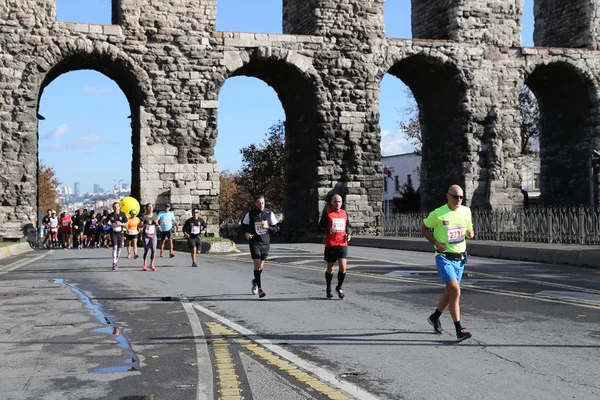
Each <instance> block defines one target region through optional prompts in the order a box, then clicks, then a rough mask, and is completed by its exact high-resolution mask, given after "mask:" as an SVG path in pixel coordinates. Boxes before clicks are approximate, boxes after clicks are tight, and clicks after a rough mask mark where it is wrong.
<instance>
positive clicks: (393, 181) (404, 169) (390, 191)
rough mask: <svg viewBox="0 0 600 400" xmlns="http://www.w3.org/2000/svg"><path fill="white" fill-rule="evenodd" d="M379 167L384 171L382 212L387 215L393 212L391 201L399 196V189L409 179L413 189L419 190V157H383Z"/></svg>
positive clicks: (414, 155)
mask: <svg viewBox="0 0 600 400" xmlns="http://www.w3.org/2000/svg"><path fill="white" fill-rule="evenodd" d="M381 165H382V166H383V170H384V178H383V212H384V214H385V215H389V214H391V213H392V212H393V203H392V199H393V198H394V197H399V196H400V189H401V188H402V186H403V185H404V184H405V183H407V182H408V180H409V179H410V180H411V181H412V185H413V188H415V190H417V189H419V184H420V175H419V172H418V171H419V168H420V166H421V156H418V155H416V154H414V153H406V154H396V155H393V156H385V157H382V158H381ZM386 171H387V175H386Z"/></svg>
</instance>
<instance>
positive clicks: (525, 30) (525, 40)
mask: <svg viewBox="0 0 600 400" xmlns="http://www.w3.org/2000/svg"><path fill="white" fill-rule="evenodd" d="M523 3H524V4H523V14H522V15H521V45H522V46H523V47H533V46H534V43H533V30H534V25H535V22H534V17H533V3H534V0H524V1H523Z"/></svg>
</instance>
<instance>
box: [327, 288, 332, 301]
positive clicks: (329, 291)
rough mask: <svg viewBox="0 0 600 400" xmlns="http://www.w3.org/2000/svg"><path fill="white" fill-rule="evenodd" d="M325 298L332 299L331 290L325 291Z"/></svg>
mask: <svg viewBox="0 0 600 400" xmlns="http://www.w3.org/2000/svg"><path fill="white" fill-rule="evenodd" d="M327 298H328V299H333V294H331V289H327Z"/></svg>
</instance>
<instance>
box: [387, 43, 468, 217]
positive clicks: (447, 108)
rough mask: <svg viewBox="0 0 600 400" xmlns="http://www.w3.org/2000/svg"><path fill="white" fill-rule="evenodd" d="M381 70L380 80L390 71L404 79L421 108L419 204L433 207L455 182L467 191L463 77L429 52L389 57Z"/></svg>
mask: <svg viewBox="0 0 600 400" xmlns="http://www.w3.org/2000/svg"><path fill="white" fill-rule="evenodd" d="M381 72H382V74H381V78H382V77H383V75H384V74H385V73H389V74H391V75H393V76H395V77H397V78H398V79H400V80H402V81H403V82H404V83H405V84H406V86H408V87H409V88H410V90H411V91H412V93H413V95H414V97H415V100H416V102H417V105H418V106H419V120H420V123H421V135H422V139H423V147H422V151H423V156H422V161H421V177H420V181H421V184H420V194H421V206H422V207H423V209H432V208H434V207H435V206H436V204H437V203H439V199H440V194H441V193H445V191H446V190H447V189H448V187H449V186H450V185H451V184H453V183H458V184H460V185H461V186H463V187H465V173H464V167H463V166H464V163H465V161H467V160H466V157H467V154H468V140H467V139H468V138H467V135H466V133H465V132H467V129H466V126H467V124H468V116H467V115H466V111H465V104H466V102H467V98H466V85H465V78H464V76H463V74H462V72H461V71H460V70H459V68H458V67H457V66H456V64H454V62H452V61H451V59H449V58H448V57H446V56H443V55H437V54H425V53H416V54H413V55H409V56H407V57H404V58H391V59H389V60H387V62H386V65H384V69H383V70H382V71H381ZM449 149H452V151H448V150H449ZM468 195H469V194H468V193H467V196H468Z"/></svg>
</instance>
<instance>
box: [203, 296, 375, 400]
mask: <svg viewBox="0 0 600 400" xmlns="http://www.w3.org/2000/svg"><path fill="white" fill-rule="evenodd" d="M193 307H194V308H195V309H196V310H198V311H200V312H201V313H203V314H206V315H208V316H209V317H211V318H214V319H215V320H217V321H219V322H220V323H222V324H223V325H227V326H228V327H230V328H231V329H233V330H235V331H238V332H239V333H241V334H242V335H244V336H247V337H248V339H250V340H252V341H254V342H256V343H258V344H260V345H261V346H263V347H265V348H267V349H269V350H271V351H272V352H273V353H275V354H277V355H278V356H279V357H281V358H284V359H286V360H287V361H289V362H291V363H293V364H295V365H297V366H298V367H300V368H302V369H304V370H306V371H308V372H310V373H312V374H313V375H315V376H316V377H317V378H319V379H320V380H322V381H323V382H327V383H328V384H330V385H332V386H333V387H336V388H338V389H340V390H342V391H344V392H346V393H347V394H349V395H351V396H354V397H355V398H356V399H358V400H377V397H375V396H374V395H372V394H371V393H369V392H367V391H366V390H363V389H361V388H359V387H358V386H356V385H354V384H352V383H350V382H346V381H343V380H340V379H338V378H337V377H336V376H335V374H334V373H332V372H329V371H327V370H326V369H324V368H321V367H318V366H316V365H314V364H312V363H311V362H309V361H306V360H303V359H302V358H300V357H298V356H297V355H295V354H293V353H291V352H289V351H288V350H285V349H284V348H282V347H281V346H278V345H276V344H274V343H273V342H271V341H270V340H268V339H264V338H263V337H261V336H259V335H257V334H256V333H254V332H252V331H251V330H249V329H246V328H244V327H243V326H241V325H239V324H236V323H235V322H233V321H230V320H228V319H227V318H225V317H222V316H220V315H219V314H216V313H215V312H213V311H211V310H209V309H207V308H204V307H202V306H201V305H199V304H196V303H193Z"/></svg>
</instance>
